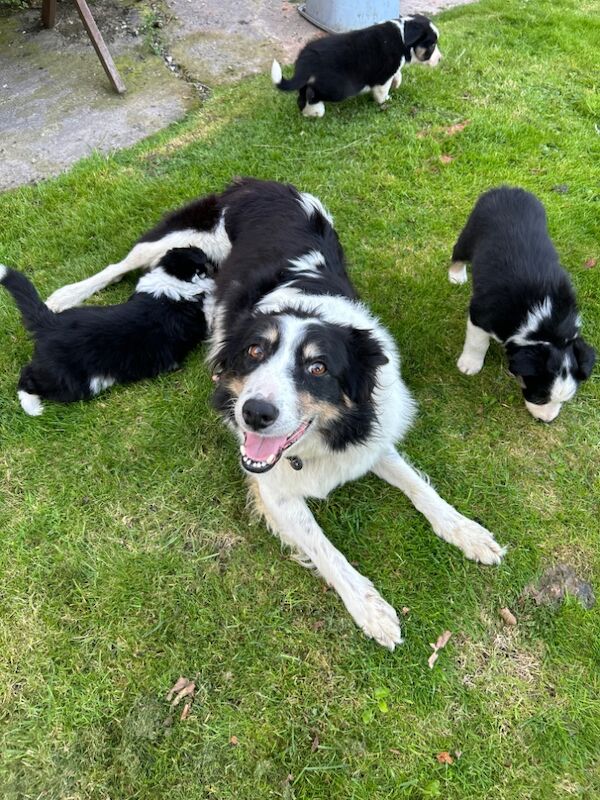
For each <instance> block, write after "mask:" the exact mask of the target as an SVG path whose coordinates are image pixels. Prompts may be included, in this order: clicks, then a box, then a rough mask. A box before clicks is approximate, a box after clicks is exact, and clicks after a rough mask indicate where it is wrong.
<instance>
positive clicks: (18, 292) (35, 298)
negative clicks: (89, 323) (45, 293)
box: [0, 264, 54, 332]
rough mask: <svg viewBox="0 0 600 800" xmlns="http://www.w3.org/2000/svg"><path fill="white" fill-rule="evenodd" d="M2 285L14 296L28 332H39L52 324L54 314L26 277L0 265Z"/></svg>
mask: <svg viewBox="0 0 600 800" xmlns="http://www.w3.org/2000/svg"><path fill="white" fill-rule="evenodd" d="M0 283H1V284H3V286H4V287H5V289H7V290H8V291H9V292H10V293H11V294H12V296H13V298H14V301H15V303H16V304H17V308H18V309H19V311H20V312H21V316H22V317H23V324H24V325H25V327H26V328H27V330H28V331H32V332H33V331H37V330H39V329H40V328H45V327H46V326H47V325H48V324H49V323H51V322H52V320H53V319H54V314H53V313H52V311H50V309H49V308H48V307H47V306H46V305H45V303H44V302H43V301H42V300H41V298H40V296H39V294H38V293H37V291H36V290H35V287H34V285H33V284H32V283H31V281H29V280H28V279H27V278H26V277H25V275H23V274H22V273H21V272H17V271H16V270H14V269H10V268H9V267H5V266H4V264H0Z"/></svg>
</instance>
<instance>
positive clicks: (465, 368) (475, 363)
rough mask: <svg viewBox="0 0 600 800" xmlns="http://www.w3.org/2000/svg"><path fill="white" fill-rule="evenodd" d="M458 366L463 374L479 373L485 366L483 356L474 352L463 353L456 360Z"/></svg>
mask: <svg viewBox="0 0 600 800" xmlns="http://www.w3.org/2000/svg"><path fill="white" fill-rule="evenodd" d="M456 366H457V367H458V368H459V370H460V371H461V372H462V373H463V375H477V373H478V372H481V368H482V367H483V358H481V356H477V355H473V354H472V353H463V354H462V355H461V357H460V358H459V359H458V361H457V362H456Z"/></svg>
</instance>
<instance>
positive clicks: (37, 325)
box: [0, 248, 214, 416]
mask: <svg viewBox="0 0 600 800" xmlns="http://www.w3.org/2000/svg"><path fill="white" fill-rule="evenodd" d="M212 271H213V267H212V265H211V264H210V263H209V262H208V260H207V258H206V255H205V254H204V253H203V252H202V250H198V249H195V248H185V249H173V250H170V251H169V252H167V253H166V254H165V255H163V257H162V258H161V260H160V263H159V265H158V266H157V267H156V268H155V269H153V270H152V271H151V272H149V273H148V274H147V275H144V276H143V277H142V278H141V279H140V280H139V282H138V284H137V286H136V290H135V293H134V294H133V295H132V296H131V297H130V298H129V300H128V301H127V302H126V303H121V304H119V305H114V306H95V307H85V308H73V309H70V310H68V311H65V312H64V313H63V314H55V313H54V312H52V311H51V310H50V309H49V308H48V307H47V306H46V305H44V303H43V302H42V301H41V300H40V298H39V295H38V293H37V292H36V290H35V288H34V287H33V285H32V284H31V283H30V281H29V280H28V279H27V278H26V277H25V276H24V275H23V274H21V273H20V272H16V271H15V270H12V269H9V268H8V267H5V266H2V265H0V283H2V284H3V285H4V287H5V288H6V289H7V290H8V291H9V292H10V293H11V294H12V296H13V298H14V299H15V302H16V304H17V306H18V308H19V310H20V312H21V315H22V317H23V323H24V325H25V327H26V328H27V329H28V331H29V332H30V333H31V334H32V337H33V339H34V353H33V358H32V360H31V362H30V363H29V364H27V365H26V366H25V367H24V368H23V370H22V371H21V376H20V378H19V383H18V396H19V400H20V402H21V406H22V407H23V410H24V411H25V413H27V414H30V415H31V416H39V415H40V414H41V413H42V412H43V410H44V406H43V403H42V401H43V400H52V401H56V402H59V403H71V402H73V401H75V400H85V399H87V398H89V397H93V396H95V395H97V394H98V393H99V392H101V391H102V390H103V389H106V388H108V387H109V386H112V385H113V384H116V383H131V382H133V381H139V380H142V379H144V378H153V377H154V376H155V375H158V374H160V373H161V372H166V371H169V370H173V369H176V368H177V367H178V366H179V365H180V363H181V362H182V361H183V359H184V358H185V357H186V356H187V354H188V353H189V352H190V350H192V349H193V348H194V347H195V346H196V345H197V344H198V343H199V342H201V341H202V340H203V339H205V338H206V332H207V325H206V313H209V312H210V305H211V303H212V298H211V295H212V292H213V288H214V281H213V280H212V278H211V277H209V276H210V275H211V274H212ZM206 298H208V299H206ZM205 299H206V304H205ZM207 305H208V306H209V307H206V306H207Z"/></svg>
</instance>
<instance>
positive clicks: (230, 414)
mask: <svg viewBox="0 0 600 800" xmlns="http://www.w3.org/2000/svg"><path fill="white" fill-rule="evenodd" d="M174 241H177V243H178V244H179V245H180V246H182V245H184V244H187V245H196V246H200V247H202V249H203V250H204V252H206V253H207V255H208V256H209V257H210V258H211V259H212V260H213V261H217V262H220V263H219V267H218V271H217V274H216V276H215V284H216V288H215V298H214V299H215V305H214V316H213V318H212V319H211V320H209V322H210V325H211V329H212V333H211V343H210V354H209V361H210V362H211V364H212V365H213V369H214V379H215V382H216V392H215V404H216V407H217V408H218V409H219V410H220V412H221V414H222V415H223V417H224V419H225V421H226V423H227V424H228V425H229V427H230V428H231V430H232V431H233V432H234V434H235V436H236V438H237V440H238V442H239V446H240V453H241V465H242V468H243V470H244V472H245V473H246V475H247V477H248V479H249V481H250V486H251V490H252V495H253V497H254V500H255V504H256V507H257V509H258V510H259V511H260V513H261V514H262V515H264V517H265V519H266V521H267V524H268V525H269V527H270V528H271V529H272V530H273V531H274V532H275V533H277V534H278V535H279V536H280V537H281V539H282V540H283V541H284V542H285V543H286V544H288V545H289V546H290V547H291V548H293V550H294V551H295V552H296V553H297V557H298V559H299V561H300V563H302V564H303V565H305V566H311V567H314V568H316V570H318V572H319V573H320V574H321V575H322V576H323V578H324V579H325V580H326V581H327V582H328V583H329V584H330V585H331V586H333V587H334V588H335V590H336V591H337V592H338V594H339V595H340V597H341V599H342V601H343V602H344V604H345V606H346V608H347V609H348V611H349V612H350V614H351V615H352V617H353V618H354V620H355V621H356V623H357V625H358V626H359V627H360V628H362V630H363V631H364V632H365V633H366V634H367V636H370V637H372V638H374V639H375V640H376V641H377V642H379V643H380V644H382V645H384V646H385V647H388V648H390V649H393V648H394V646H395V645H396V644H398V643H399V642H400V641H401V635H400V625H399V622H398V616H397V614H396V612H395V611H394V609H393V608H392V606H390V605H389V604H388V603H386V602H385V600H384V599H383V598H382V597H381V596H380V595H379V593H378V592H377V591H376V589H375V588H374V587H373V584H372V583H371V582H370V581H369V580H368V579H367V578H365V577H363V576H362V575H361V574H360V573H359V572H358V571H357V570H356V569H355V568H354V567H353V566H351V564H349V562H348V561H347V560H346V558H345V557H344V556H343V555H342V554H341V553H340V552H339V551H338V550H337V549H336V548H335V547H334V546H333V545H332V544H331V542H330V541H329V540H328V539H327V537H326V536H325V534H324V533H323V531H322V530H321V528H320V527H319V525H318V524H317V522H316V520H315V519H314V517H313V515H312V514H311V512H310V510H309V507H308V505H307V502H306V501H307V498H310V497H319V498H324V497H326V496H327V495H328V494H329V493H330V492H331V491H332V490H333V489H335V488H336V487H337V486H339V485H340V484H342V483H345V482H346V481H349V480H353V479H355V478H359V477H360V476H361V475H364V474H366V473H367V472H369V471H372V472H374V473H375V474H376V475H378V476H379V477H381V478H382V479H383V480H385V481H387V482H388V483H390V484H392V485H393V486H396V487H398V488H399V489H401V490H402V491H403V492H404V493H405V494H406V495H407V496H408V497H409V498H410V499H411V501H412V502H413V504H414V505H415V507H416V508H417V509H418V510H419V511H421V512H422V513H423V514H424V515H425V516H426V517H427V519H428V520H429V522H430V523H431V525H432V527H433V530H434V531H435V533H436V534H437V535H438V536H440V537H441V538H442V539H444V540H445V541H447V542H450V543H451V544H454V545H456V546H457V547H459V548H460V549H461V550H462V551H463V553H464V554H465V555H466V556H467V557H468V558H471V559H474V560H475V561H480V562H482V563H484V564H497V563H499V562H500V560H501V558H502V555H503V552H504V551H503V549H502V548H501V547H500V546H499V545H498V544H497V543H496V541H495V540H494V538H493V536H492V535H491V534H490V533H489V532H488V531H487V530H486V529H485V528H483V527H481V526H480V525H478V524H477V523H476V522H472V521H471V520H469V519H467V518H465V517H464V516H462V514H460V513H459V512H458V511H456V510H455V509H454V508H453V507H452V506H450V505H449V504H448V503H446V502H445V501H444V500H442V499H441V498H440V497H439V495H438V494H437V493H436V491H435V490H434V489H433V488H432V486H431V485H430V484H429V481H428V480H427V479H426V478H425V477H423V476H422V475H421V474H419V473H418V472H417V471H416V470H415V469H413V468H412V467H411V466H410V465H409V464H408V463H407V462H406V461H405V460H404V459H403V458H402V457H401V456H400V455H399V454H398V452H397V451H396V449H395V446H394V445H395V443H396V442H398V441H399V440H400V439H401V438H402V437H403V436H404V434H405V432H406V431H407V429H408V428H409V426H410V424H411V422H412V420H413V418H414V415H415V405H414V402H413V400H412V398H411V396H410V394H409V392H408V389H407V388H406V386H405V385H404V383H403V381H402V379H401V377H400V369H399V358H398V353H397V351H396V347H395V345H394V342H393V340H392V338H391V336H390V334H389V333H388V332H387V331H386V330H385V329H384V328H383V326H382V325H381V323H380V322H379V321H378V320H377V319H375V317H374V316H373V315H372V314H371V313H370V312H369V311H368V310H367V308H366V307H365V306H364V305H363V304H362V303H361V302H360V301H359V300H358V299H357V297H356V293H355V291H354V289H353V288H352V284H351V283H350V280H349V278H348V275H347V273H346V266H345V261H344V253H343V251H342V247H341V245H340V243H339V241H338V237H337V235H336V233H335V230H334V228H333V225H332V219H331V217H330V215H329V214H328V212H327V211H326V210H325V208H324V207H323V206H322V204H321V203H320V201H319V200H318V199H317V198H315V197H313V196H312V195H310V194H305V193H301V192H298V191H297V190H296V189H295V188H294V187H293V186H290V185H283V184H279V183H274V182H266V181H259V180H253V179H241V180H239V181H237V182H235V183H233V184H232V185H231V186H230V187H229V188H228V189H226V191H225V192H223V193H222V194H221V195H220V196H214V195H213V196H210V197H207V198H204V199H201V200H198V201H196V202H194V203H192V204H190V205H189V206H186V207H185V208H183V209H181V210H179V211H177V212H175V213H173V214H171V215H170V216H169V217H168V218H167V219H166V220H165V221H163V222H162V223H161V224H159V226H158V227H157V228H155V229H154V230H153V231H151V232H150V233H149V234H147V235H146V236H145V237H144V238H143V240H141V241H140V243H138V244H137V245H136V246H135V247H134V248H133V250H132V251H131V252H130V253H129V255H128V256H127V257H126V258H125V259H124V260H123V261H122V262H120V263H119V264H115V265H111V266H109V267H107V268H106V270H104V271H103V272H101V273H99V275H96V276H95V277H94V278H89V279H88V280H87V281H84V282H83V283H82V284H75V285H73V286H68V287H65V288H63V289H61V290H60V291H59V292H57V293H55V294H54V295H53V296H52V297H51V298H50V299H49V301H48V302H49V305H51V306H52V307H54V308H55V309H57V308H65V307H66V306H68V305H70V304H71V303H72V302H80V301H81V300H83V299H84V297H86V296H87V295H88V294H90V293H91V292H92V291H94V290H96V289H99V288H101V287H102V286H105V285H106V284H107V283H108V282H110V281H113V280H116V279H118V278H119V276H121V275H123V274H124V273H125V272H128V271H129V270H131V269H135V268H137V267H142V266H151V265H152V264H153V263H154V262H155V261H157V260H158V259H160V258H161V257H162V255H163V252H164V250H166V249H167V248H169V247H172V246H173V242H174Z"/></svg>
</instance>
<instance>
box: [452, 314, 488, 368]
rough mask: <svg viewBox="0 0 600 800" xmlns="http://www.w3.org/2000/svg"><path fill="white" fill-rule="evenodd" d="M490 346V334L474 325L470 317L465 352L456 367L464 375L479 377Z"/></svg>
mask: <svg viewBox="0 0 600 800" xmlns="http://www.w3.org/2000/svg"><path fill="white" fill-rule="evenodd" d="M489 346H490V334H489V333H488V332H487V331H484V330H483V328H479V327H478V326H477V325H473V323H472V322H471V318H470V317H469V318H468V319H467V333H466V336H465V344H464V347H463V351H462V353H461V356H460V358H459V359H458V361H457V362H456V366H457V367H458V369H459V370H460V371H461V372H462V373H463V375H477V373H478V372H480V371H481V368H482V367H483V362H484V361H485V354H486V353H487V351H488V347H489Z"/></svg>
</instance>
